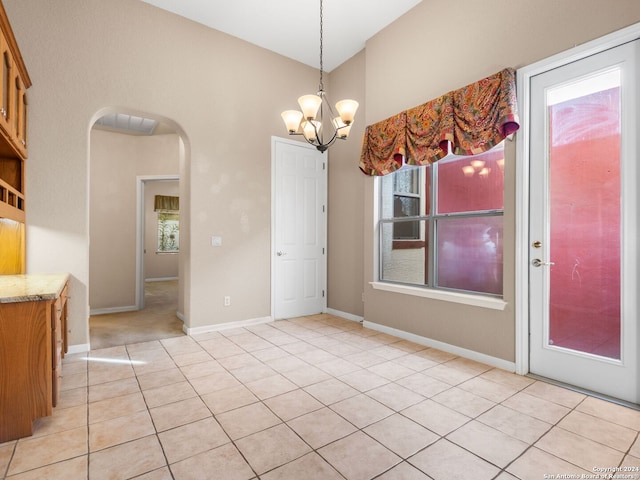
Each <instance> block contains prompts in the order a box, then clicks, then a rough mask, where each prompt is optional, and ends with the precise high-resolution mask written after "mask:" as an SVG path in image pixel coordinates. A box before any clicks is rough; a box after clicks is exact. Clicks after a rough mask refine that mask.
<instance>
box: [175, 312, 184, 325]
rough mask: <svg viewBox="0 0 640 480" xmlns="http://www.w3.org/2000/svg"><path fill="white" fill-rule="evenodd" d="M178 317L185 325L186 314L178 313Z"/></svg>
mask: <svg viewBox="0 0 640 480" xmlns="http://www.w3.org/2000/svg"><path fill="white" fill-rule="evenodd" d="M176 317H178V318H179V319H180V321H181V322H182V323H184V313H182V312H176Z"/></svg>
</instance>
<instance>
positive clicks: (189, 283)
mask: <svg viewBox="0 0 640 480" xmlns="http://www.w3.org/2000/svg"><path fill="white" fill-rule="evenodd" d="M4 5H5V8H6V10H7V13H8V16H9V18H10V20H11V23H12V27H13V29H14V32H15V35H16V38H17V41H18V43H19V45H20V48H21V51H22V54H23V57H24V59H25V62H26V64H27V68H28V70H29V74H30V76H31V79H32V80H33V87H32V88H31V89H30V91H29V104H30V117H29V120H30V124H29V127H30V156H29V163H28V167H27V169H28V171H27V191H28V196H29V217H28V219H27V227H28V228H27V239H28V240H27V242H28V244H27V258H28V264H27V270H28V271H29V272H36V271H38V272H40V271H50V272H59V271H64V272H69V273H70V274H71V293H70V296H71V298H72V299H73V301H72V302H71V303H70V307H71V309H70V330H71V332H70V343H71V344H72V345H82V344H86V343H88V328H87V325H88V323H87V319H88V312H89V306H88V304H89V298H88V292H89V288H90V286H89V263H90V262H89V205H88V199H89V144H90V135H89V131H90V127H91V125H92V123H93V121H95V119H96V118H97V116H98V115H99V114H102V113H104V111H105V110H108V109H112V110H113V109H120V108H121V107H126V108H127V109H130V110H131V113H135V112H141V113H148V114H155V115H157V116H160V117H162V118H164V119H166V120H167V123H170V122H172V123H173V125H174V126H175V130H176V131H177V132H178V133H179V134H181V135H182V136H183V138H184V141H185V145H184V150H185V158H186V161H185V162H184V164H181V166H180V174H181V178H182V179H184V180H183V181H181V195H180V197H181V203H182V207H183V208H187V209H188V211H189V217H188V218H186V219H185V222H183V225H184V224H186V225H187V228H188V230H189V233H190V235H189V237H190V238H188V239H187V245H186V248H185V251H184V257H183V261H184V265H181V268H182V269H183V270H184V271H183V272H181V276H182V273H184V277H185V281H184V290H185V299H184V314H185V317H186V318H185V323H186V325H187V326H189V327H198V326H206V325H211V324H215V323H226V322H233V321H240V320H247V319H254V318H262V317H265V316H269V315H270V311H271V310H270V308H271V306H270V295H271V293H270V275H271V272H270V259H271V255H270V253H271V248H270V218H271V214H270V213H271V210H270V208H271V207H270V197H271V193H270V189H271V184H270V172H271V167H270V156H271V140H270V139H271V136H272V135H280V136H282V135H283V134H284V128H283V125H282V120H281V118H280V112H281V111H282V110H283V109H285V108H289V107H291V106H295V99H296V98H297V97H298V96H299V95H301V94H304V93H306V92H307V91H309V90H310V89H315V88H316V86H317V81H318V78H317V71H316V70H315V69H313V68H310V67H307V66H304V65H302V64H300V63H297V62H293V61H291V60H289V59H286V58H284V57H282V56H279V55H276V54H274V53H271V52H269V51H267V50H264V49H261V48H258V47H255V46H253V45H250V44H248V43H246V42H243V41H240V40H238V39H235V38H233V37H230V36H228V35H225V34H223V33H220V32H217V31H214V30H211V29H208V28H206V27H203V26H201V25H199V24H196V23H194V22H191V21H188V20H185V19H182V18H180V17H177V16H175V15H172V14H169V13H167V12H164V11H162V10H159V9H157V8H154V7H152V6H150V5H148V4H145V3H144V2H140V1H139V0H110V1H108V2H104V1H101V0H56V1H55V2H43V1H41V0H6V1H5V2H4ZM183 193H184V194H183ZM212 235H220V236H222V237H223V246H222V247H221V248H212V247H211V236H212ZM183 239H184V235H183ZM181 257H182V253H181ZM224 295H230V296H232V297H233V298H234V302H233V305H232V306H230V307H224V306H223V297H224Z"/></svg>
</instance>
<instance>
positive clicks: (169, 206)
mask: <svg viewBox="0 0 640 480" xmlns="http://www.w3.org/2000/svg"><path fill="white" fill-rule="evenodd" d="M153 209H154V210H155V211H156V212H157V211H173V212H177V211H178V210H180V197H170V196H168V195H156V196H155V199H154V203H153Z"/></svg>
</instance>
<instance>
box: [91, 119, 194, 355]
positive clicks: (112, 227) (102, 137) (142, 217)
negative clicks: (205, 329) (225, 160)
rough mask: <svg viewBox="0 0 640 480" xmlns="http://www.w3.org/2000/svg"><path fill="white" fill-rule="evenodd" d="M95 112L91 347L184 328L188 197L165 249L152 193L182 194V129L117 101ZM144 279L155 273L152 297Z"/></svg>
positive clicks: (184, 152) (175, 332)
mask: <svg viewBox="0 0 640 480" xmlns="http://www.w3.org/2000/svg"><path fill="white" fill-rule="evenodd" d="M94 120H95V121H94V123H92V127H91V131H90V149H89V151H90V155H89V199H90V201H89V204H90V206H89V235H90V253H89V304H90V321H89V327H90V328H89V332H90V340H91V342H90V344H91V348H92V349H95V348H101V347H107V346H115V345H122V344H126V343H140V342H143V341H148V340H153V339H159V338H166V337H169V336H176V335H182V334H183V331H184V329H183V326H184V325H183V321H184V320H185V317H186V316H185V315H184V304H185V302H184V298H185V290H186V282H185V281H184V280H185V278H186V275H185V274H184V272H185V270H186V268H185V260H184V259H185V258H188V256H187V255H185V254H184V252H185V250H186V249H187V248H188V242H187V239H188V201H182V202H180V207H179V212H175V213H177V214H179V240H180V241H179V243H177V242H176V244H175V245H174V246H175V247H176V248H173V249H171V251H167V250H166V248H164V246H163V248H161V246H160V245H159V244H158V243H157V241H158V240H157V237H158V227H159V226H160V223H159V219H160V213H158V212H157V211H155V210H154V205H153V195H154V194H156V195H159V196H168V195H171V196H175V197H177V198H182V197H184V192H186V191H188V189H187V185H185V183H186V182H187V181H188V179H187V175H185V168H186V165H187V155H188V143H187V141H186V135H185V134H184V132H183V131H182V129H181V128H180V126H179V125H177V123H176V122H174V121H172V120H170V119H167V118H164V117H161V116H157V115H152V114H147V113H140V112H135V111H130V110H123V109H120V108H119V109H117V110H116V109H113V108H107V109H103V110H101V111H99V112H98V113H96V115H95V116H94ZM183 179H187V180H186V181H183ZM145 185H146V186H148V187H149V188H145ZM152 187H153V188H152ZM145 190H149V192H147V193H148V195H145ZM149 194H151V195H152V196H151V199H149ZM165 216H166V215H164V216H163V218H164V217H165ZM171 217H177V215H171ZM162 223H163V224H164V223H166V222H165V221H164V220H162ZM153 235H156V238H155V239H154V238H152V237H153ZM145 237H149V238H147V241H146V244H145ZM154 240H155V242H156V243H155V244H154ZM176 240H177V239H176ZM159 264H164V266H162V265H160V266H159ZM168 264H171V265H170V266H167V265H168ZM145 280H152V281H160V283H155V282H154V284H153V286H152V287H149V288H150V289H152V290H153V293H152V295H153V297H152V300H153V301H152V302H145V290H147V288H146V286H148V285H151V284H150V283H147V282H146V281H145ZM158 295H165V296H166V298H164V299H162V298H158ZM167 301H169V302H173V304H171V305H167ZM145 303H149V305H148V308H144V307H145ZM159 305H160V308H161V310H158V308H159Z"/></svg>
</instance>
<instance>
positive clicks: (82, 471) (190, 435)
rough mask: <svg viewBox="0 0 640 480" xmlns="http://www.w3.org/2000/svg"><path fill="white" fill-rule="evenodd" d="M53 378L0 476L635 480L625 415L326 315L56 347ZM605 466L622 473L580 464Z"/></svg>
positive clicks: (639, 423) (633, 421)
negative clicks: (595, 478) (64, 350)
mask: <svg viewBox="0 0 640 480" xmlns="http://www.w3.org/2000/svg"><path fill="white" fill-rule="evenodd" d="M63 373H64V379H63V383H62V389H63V392H62V395H61V401H60V405H59V406H58V407H57V408H56V409H55V411H54V414H53V416H51V417H48V418H43V419H40V420H37V421H36V425H35V433H34V435H33V437H30V438H25V439H21V440H19V441H13V442H7V443H4V444H2V445H0V478H7V479H16V480H17V479H20V480H26V479H38V480H40V479H47V480H55V479H64V480H74V479H91V480H101V479H125V478H139V479H147V480H164V479H178V480H183V479H197V480H205V479H222V480H236V479H237V480H251V479H258V478H259V479H264V480H300V479H304V480H333V479H336V480H339V479H343V480H344V479H347V480H366V479H373V478H376V479H380V480H394V479H397V480H414V479H415V480H417V479H433V480H444V479H447V480H448V479H453V478H461V479H466V478H473V479H476V480H483V479H499V480H509V479H514V478H520V479H527V480H528V479H535V480H539V479H543V478H561V477H560V476H561V475H566V477H564V478H590V477H587V475H589V474H591V475H593V474H596V473H601V474H602V475H601V477H600V478H607V474H609V473H617V474H618V475H620V474H625V475H628V476H627V477H620V478H635V479H640V472H639V471H637V468H638V467H640V439H639V438H638V432H639V430H640V411H636V410H632V409H628V408H625V407H622V406H620V405H616V404H613V403H609V402H605V401H603V400H599V399H596V398H593V397H588V396H585V395H582V394H579V393H576V392H573V391H570V390H566V389H563V388H559V387H556V386H552V385H549V384H547V383H543V382H539V381H534V380H532V379H530V378H526V377H520V376H517V375H513V374H510V373H508V372H505V371H502V370H499V369H494V368H491V367H489V366H486V365H482V364H479V363H476V362H473V361H470V360H467V359H464V358H460V357H455V356H454V355H450V354H448V353H445V352H442V351H437V350H435V349H430V348H425V347H423V346H420V345H416V344H413V343H410V342H407V341H403V340H400V339H397V338H394V337H391V336H389V335H385V334H381V333H378V332H375V331H373V330H368V329H366V328H363V327H362V326H361V325H360V324H359V323H355V322H350V321H347V320H343V319H340V318H337V317H333V316H330V315H317V316H313V317H303V318H297V319H293V320H288V321H277V322H273V323H269V324H263V325H258V326H253V327H247V328H238V329H233V330H226V331H221V332H215V333H207V334H202V335H197V336H194V337H186V336H183V337H175V338H169V339H166V340H161V341H154V342H147V343H139V344H132V345H126V346H122V347H112V348H105V349H101V350H95V351H92V352H90V354H82V355H69V356H67V358H66V359H65V360H64V366H63ZM612 467H613V468H618V467H620V468H627V469H628V470H629V471H622V470H619V471H617V472H613V471H611V470H609V471H608V472H604V473H603V472H597V471H595V470H594V469H598V468H603V469H606V468H609V469H611V468H612ZM634 468H635V469H636V470H635V471H634ZM545 475H547V476H546V477H545ZM569 475H577V477H568V476H569ZM581 475H585V476H584V477H581Z"/></svg>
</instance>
